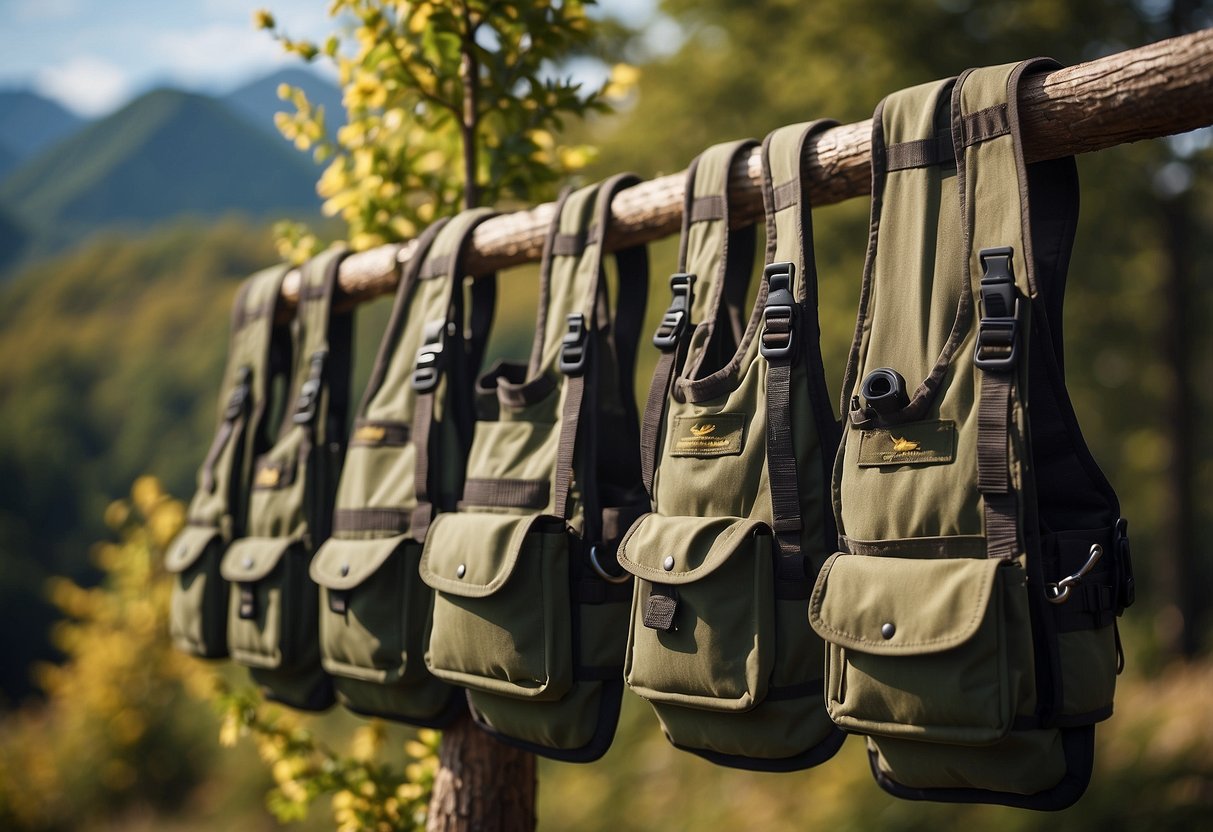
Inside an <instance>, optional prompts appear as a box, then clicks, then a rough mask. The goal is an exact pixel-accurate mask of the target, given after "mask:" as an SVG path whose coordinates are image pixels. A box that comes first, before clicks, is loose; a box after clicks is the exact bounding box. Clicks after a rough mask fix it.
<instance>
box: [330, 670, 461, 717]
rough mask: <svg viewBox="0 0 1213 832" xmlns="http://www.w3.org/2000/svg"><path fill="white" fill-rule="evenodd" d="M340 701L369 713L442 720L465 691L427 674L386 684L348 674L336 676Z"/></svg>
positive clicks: (334, 686)
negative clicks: (452, 703)
mask: <svg viewBox="0 0 1213 832" xmlns="http://www.w3.org/2000/svg"><path fill="white" fill-rule="evenodd" d="M333 688H334V689H335V690H336V693H337V701H339V702H340V703H341V704H342V705H344V706H345V707H347V708H349V709H350V710H351V711H354V712H355V713H359V714H365V715H367V716H378V717H385V718H387V719H404V720H406V721H410V722H418V723H424V722H425V721H428V720H435V721H436V720H440V719H441V718H442V716H443V715H444V714H445V713H446V712H447V710H448V709H449V708H450V707H451V700H452V697H456V696H461V695H462V694H461V692H460V691H458V690H457V689H455V688H452V687H451V686H450V685H448V684H446V683H445V682H440V681H438V680H437V679H435V678H434V677H432V676H429V675H427V676H426V677H425V679H424V680H418V681H416V682H408V681H405V682H400V683H398V684H395V685H385V684H381V683H379V682H365V681H362V680H361V679H351V678H348V677H345V676H334V677H333Z"/></svg>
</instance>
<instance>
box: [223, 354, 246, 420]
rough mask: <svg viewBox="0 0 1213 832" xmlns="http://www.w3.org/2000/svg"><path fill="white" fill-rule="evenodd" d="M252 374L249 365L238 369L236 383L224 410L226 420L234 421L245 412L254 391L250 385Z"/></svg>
mask: <svg viewBox="0 0 1213 832" xmlns="http://www.w3.org/2000/svg"><path fill="white" fill-rule="evenodd" d="M252 376H253V371H252V370H251V369H250V368H249V367H248V366H243V367H241V368H240V369H239V370H237V371H236V385H235V386H234V387H233V388H232V395H231V397H230V398H229V399H228V400H227V407H226V408H225V409H224V411H223V418H224V420H225V421H228V422H234V421H236V419H237V418H238V417H239V416H240V414H241V413H242V412H244V406H245V404H247V403H248V398H249V393H250V392H252V390H251V387H250V385H249V382H250V381H251V380H252Z"/></svg>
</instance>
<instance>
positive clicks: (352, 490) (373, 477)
mask: <svg viewBox="0 0 1213 832" xmlns="http://www.w3.org/2000/svg"><path fill="white" fill-rule="evenodd" d="M416 459H417V449H416V447H415V446H414V445H413V443H412V442H411V441H410V442H409V443H408V444H407V445H404V446H400V447H390V446H386V445H381V446H373V445H351V446H350V447H349V449H348V450H347V451H346V452H345V465H344V467H343V468H342V476H341V483H340V485H339V486H338V488H337V508H338V509H363V508H397V509H404V510H407V509H411V508H412V507H413V506H415V505H417V482H416V479H415V477H414V475H413V465H414V462H415V461H416ZM342 536H352V535H347V534H345V533H342Z"/></svg>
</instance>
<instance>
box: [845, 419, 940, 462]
mask: <svg viewBox="0 0 1213 832" xmlns="http://www.w3.org/2000/svg"><path fill="white" fill-rule="evenodd" d="M955 459H956V423H955V422H952V421H938V422H914V423H911V424H907V425H899V426H897V427H896V428H891V429H887V428H876V429H875V430H865V431H864V432H863V433H862V434H861V435H860V437H859V467H860V468H879V467H882V466H885V465H931V464H943V463H948V462H952V461H953V460H955Z"/></svg>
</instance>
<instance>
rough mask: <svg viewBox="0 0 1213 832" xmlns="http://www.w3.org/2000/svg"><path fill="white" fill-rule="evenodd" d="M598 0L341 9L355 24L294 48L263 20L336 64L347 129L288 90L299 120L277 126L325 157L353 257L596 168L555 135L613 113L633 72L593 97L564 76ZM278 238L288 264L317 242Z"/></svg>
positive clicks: (386, 0) (260, 22)
mask: <svg viewBox="0 0 1213 832" xmlns="http://www.w3.org/2000/svg"><path fill="white" fill-rule="evenodd" d="M590 5H593V0H562V1H561V2H550V0H517V1H516V2H513V1H511V0H423V1H422V2H393V0H333V2H332V3H331V5H330V8H329V13H330V14H331V15H332V16H334V17H344V18H347V19H348V18H352V19H353V20H354V21H356V25H355V26H354V28H353V30H352V32H351V33H349V34H348V35H345V36H339V35H332V36H330V37H329V38H328V39H327V40H326V41H325V42H324V43H323V44H316V43H312V42H310V41H305V40H294V39H292V38H290V37H289V36H288V35H286V34H285V33H284V32H283V31H282V30H281V29H279V27H278V23H277V21H276V20H275V18H274V16H273V15H272V14H270V13H269V12H268V11H260V12H258V13H257V14H256V16H255V18H254V22H255V24H256V25H257V26H259V27H260V28H263V29H265V30H268V31H269V32H270V33H271V34H273V36H274V37H275V38H277V39H278V41H279V42H280V43H281V44H282V46H283V47H284V48H285V49H286V50H287V51H288V52H291V53H293V54H296V55H298V56H299V57H301V58H302V59H304V60H306V61H316V60H328V61H330V62H332V63H333V64H334V65H335V66H336V69H337V72H338V76H339V80H340V83H341V86H342V87H343V88H344V91H345V95H344V105H345V109H346V111H347V115H348V121H347V123H346V124H345V125H344V126H343V127H341V128H340V129H339V130H338V131H337V132H336V137H335V139H330V138H328V135H329V133H328V130H327V125H326V113H325V112H324V108H323V107H319V106H315V105H313V104H312V103H311V102H310V101H309V100H308V99H307V96H306V95H305V94H304V93H303V91H302V90H300V89H298V88H294V87H291V86H289V85H286V84H284V85H283V86H282V88H280V89H279V95H280V96H281V97H282V98H283V99H285V100H288V101H290V102H291V103H292V104H293V106H294V108H295V112H294V113H293V114H288V113H279V114H278V118H277V124H278V128H279V130H280V131H281V132H282V134H283V135H284V136H286V138H288V139H290V140H292V141H294V142H295V145H296V147H298V148H299V149H300V150H304V151H311V152H312V153H313V155H314V156H315V158H316V159H317V160H318V161H321V162H326V161H327V162H328V166H327V168H326V169H325V171H324V173H323V175H322V176H321V177H320V181H319V183H318V185H317V190H318V191H319V193H320V195H321V196H322V197H324V199H325V202H324V207H323V210H324V212H325V214H327V215H329V216H340V217H341V218H342V219H343V220H344V221H345V222H346V224H347V225H348V227H349V240H348V242H349V244H350V246H351V247H352V248H354V249H356V250H360V249H365V248H369V247H372V246H375V245H379V244H382V243H385V242H393V241H400V240H405V239H408V238H410V237H413V236H415V235H416V234H417V232H418V231H419V229H420V228H422V227H423V226H425V225H427V224H428V223H430V222H432V221H433V220H434V219H436V218H437V217H440V216H446V215H450V214H454V213H456V212H457V211H458V210H460V209H461V208H464V207H473V206H477V205H493V204H497V203H499V202H501V201H502V200H507V199H513V200H525V201H533V200H537V199H544V198H548V197H550V196H551V189H552V187H553V186H554V185H555V183H557V182H558V181H560V180H561V179H562V178H563V177H565V176H567V175H568V174H570V173H572V172H575V171H577V170H579V169H580V168H582V167H583V166H584V165H585V164H586V163H587V162H588V161H589V160H590V159H591V157H592V148H590V147H586V146H573V147H569V146H563V145H561V144H559V143H558V142H557V139H556V134H557V133H558V131H559V130H560V129H561V128H562V127H563V122H564V119H565V118H566V117H568V116H577V117H580V116H584V115H585V114H587V113H589V112H592V111H604V110H606V109H608V107H609V100H610V99H611V98H612V97H614V96H615V95H617V94H619V93H620V92H622V87H623V86H624V85H625V84H626V82H627V80H628V79H629V78H632V77H633V76H634V71H633V72H629V69H630V68H628V67H622V68H620V69H619V70H618V71H617V72H616V73H614V77H613V78H612V79H611V80H609V81H607V82H606V83H604V84H603V85H602V87H600V88H598V89H593V90H585V89H583V88H582V84H580V83H579V82H577V81H575V80H573V79H572V78H571V77H561V76H558V75H555V74H554V71H555V70H554V68H555V67H559V66H560V64H561V62H562V61H564V60H566V59H568V58H569V57H570V56H573V55H575V54H576V53H577V52H578V51H579V50H581V49H584V48H586V46H587V44H588V40H589V38H590V34H591V22H590V20H589V19H588V18H587V17H586V7H587V6H590ZM621 81H622V82H623V83H621ZM279 233H280V236H281V241H280V242H281V245H282V246H283V250H284V251H285V252H287V253H288V254H289V255H294V256H302V255H306V254H308V253H309V252H310V250H311V249H312V248H314V246H315V239H314V237H313V236H312V235H310V234H309V233H308V232H307V231H306V230H304V229H302V228H301V227H300V226H297V225H292V224H284V225H282V226H280V228H279Z"/></svg>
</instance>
